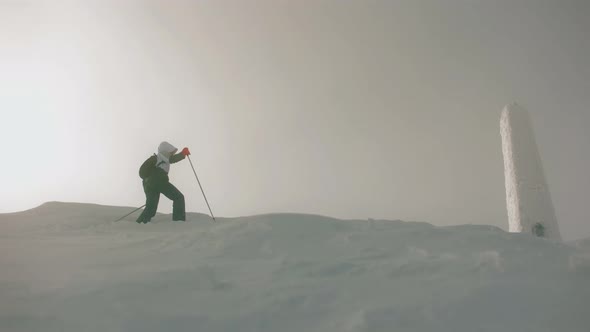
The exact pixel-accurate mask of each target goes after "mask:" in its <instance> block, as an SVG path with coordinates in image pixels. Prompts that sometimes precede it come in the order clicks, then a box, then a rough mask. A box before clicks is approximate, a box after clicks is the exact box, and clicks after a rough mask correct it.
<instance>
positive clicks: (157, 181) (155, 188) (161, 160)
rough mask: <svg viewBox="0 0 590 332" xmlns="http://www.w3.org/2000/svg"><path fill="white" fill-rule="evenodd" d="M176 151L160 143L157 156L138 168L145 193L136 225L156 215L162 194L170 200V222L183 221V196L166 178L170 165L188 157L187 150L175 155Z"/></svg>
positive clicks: (172, 147)
mask: <svg viewBox="0 0 590 332" xmlns="http://www.w3.org/2000/svg"><path fill="white" fill-rule="evenodd" d="M176 151H178V149H177V148H175V147H174V146H173V145H172V144H170V143H168V142H162V143H160V146H159V147H158V154H157V155H153V156H151V157H150V158H148V159H147V160H146V161H145V162H144V163H143V165H142V166H141V168H140V171H139V175H140V177H141V178H142V179H143V191H144V193H145V204H146V205H145V209H144V210H143V212H142V213H141V215H140V216H139V218H137V220H136V221H137V222H138V223H144V224H145V223H148V222H150V221H151V219H152V218H153V217H154V216H155V215H156V211H157V210H158V203H159V201H160V194H164V196H166V197H167V198H168V199H170V200H172V202H173V206H172V220H173V221H185V220H186V211H185V205H184V195H183V194H182V193H181V192H180V190H178V189H177V188H176V187H175V186H174V185H173V184H172V183H170V179H169V178H168V172H169V171H170V164H174V163H177V162H179V161H181V160H183V159H185V158H186V156H188V155H190V151H189V149H188V148H186V147H185V148H184V149H182V151H181V152H180V153H178V154H176Z"/></svg>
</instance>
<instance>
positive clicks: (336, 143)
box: [0, 0, 590, 239]
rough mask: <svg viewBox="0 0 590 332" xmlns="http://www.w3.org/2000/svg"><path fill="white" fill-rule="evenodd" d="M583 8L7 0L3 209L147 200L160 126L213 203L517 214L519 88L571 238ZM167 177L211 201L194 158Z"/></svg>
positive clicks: (425, 217)
mask: <svg viewBox="0 0 590 332" xmlns="http://www.w3.org/2000/svg"><path fill="white" fill-rule="evenodd" d="M589 15H590V2H588V1H585V0H563V1H562V0H560V1H557V0H553V1H546V0H530V1H529V0H527V1H517V0H496V1H484V0H479V1H474V0H469V1H468V0H445V1H439V0H437V1H435V0H432V1H414V0H408V1H394V0H391V1H385V0H383V1H345V0H343V1H311V0H308V1H274V0H273V1H270V0H269V1H238V0H235V1H218V0H216V1H213V0H210V1H180V0H179V1H164V0H160V1H98V0H97V1H16V0H0V73H1V75H0V112H2V121H1V122H0V127H1V128H0V135H1V138H2V141H3V142H4V144H5V148H4V162H3V163H2V166H0V167H1V168H0V172H1V173H2V174H4V176H3V179H2V182H3V188H4V190H2V191H0V212H9V211H17V210H23V209H28V208H31V207H34V206H36V205H38V204H40V203H42V202H45V201H51V200H63V201H77V202H93V203H100V204H112V205H130V206H139V205H141V204H143V200H144V197H143V192H142V190H141V184H140V179H139V177H138V176H137V168H138V167H139V165H140V164H141V162H142V161H143V160H144V159H145V158H146V157H147V156H148V155H149V154H151V153H153V152H154V151H155V149H156V147H157V145H158V144H159V142H160V141H162V140H167V141H169V142H171V143H172V144H174V145H176V146H177V147H179V148H182V147H183V146H188V147H190V148H191V150H192V152H193V156H192V158H193V161H194V162H195V164H196V166H197V172H198V173H199V176H200V178H201V181H202V184H203V185H204V187H205V190H206V193H207V195H208V198H209V200H210V203H211V205H212V208H213V211H214V212H215V213H216V215H219V216H242V215H249V214H256V213H266V212H307V213H319V214H324V215H329V216H334V217H340V218H367V217H373V218H387V219H398V218H399V219H404V220H420V221H428V222H431V223H434V224H437V225H448V224H463V223H475V224H491V225H497V226H500V227H502V228H504V229H507V225H508V223H507V216H506V208H505V192H504V177H503V162H502V155H501V139H500V135H499V116H500V111H501V109H502V107H503V106H504V105H505V104H508V103H510V102H513V101H517V102H519V103H520V104H522V105H523V106H525V107H526V108H528V109H529V111H530V113H531V115H532V117H533V124H534V127H535V131H536V134H537V140H538V144H539V147H540V152H541V157H542V159H543V161H544V168H545V171H546V175H547V180H548V182H549V185H550V189H551V193H552V196H553V199H554V202H555V207H556V212H557V215H558V219H559V222H560V226H561V230H562V234H563V235H564V237H565V238H566V239H574V238H581V237H587V236H590V220H589V219H590V218H588V213H587V208H586V205H587V197H590V177H589V176H588V174H587V170H588V169H590V152H589V151H588V148H587V147H588V146H589V145H590V133H589V131H588V130H587V128H589V126H590V93H589V92H590V60H589V59H590V40H589V39H588V37H587V36H588V34H589V33H590V23H589V20H588V19H587V18H588V16H589ZM171 180H172V182H173V183H174V184H175V185H177V187H178V188H179V189H180V190H181V191H183V192H184V194H185V196H186V200H187V209H188V210H189V211H201V212H206V211H207V210H206V205H205V204H204V201H203V198H202V195H201V193H200V190H199V188H198V185H197V183H196V180H195V179H194V175H193V174H192V171H191V169H190V166H189V164H188V162H182V163H180V164H176V165H174V166H173V168H172V170H171ZM169 209H170V203H169V201H168V200H166V199H163V200H161V205H160V211H169Z"/></svg>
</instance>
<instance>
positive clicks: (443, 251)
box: [0, 203, 590, 332]
mask: <svg viewBox="0 0 590 332" xmlns="http://www.w3.org/2000/svg"><path fill="white" fill-rule="evenodd" d="M131 210H132V208H125V207H108V206H99V205H86V204H74V203H47V204H44V205H42V206H40V207H38V208H35V209H32V210H29V211H25V212H20V213H13V214H2V215H0V331H7V332H9V331H10V332H13V331H15V332H16V331H19V332H20V331H23V332H24V331H26V332H30V331H44V332H49V331H72V332H73V331H76V332H78V331H101V332H103V331H137V332H152V331H154V332H155V331H204V332H215V331H230V332H231V331H240V332H248V331H252V332H263V331H269V332H270V331H272V332H288V331H293V332H301V331H318V332H319V331H322V332H330V331H337V332H345V331H433V332H434V331H436V332H440V331H449V332H461V331H469V332H472V331H535V332H539V331H551V332H553V331H564V332H566V331H571V332H577V331H580V332H588V331H590V242H589V241H580V242H578V243H576V244H563V243H560V242H553V241H549V240H545V239H539V238H534V237H531V236H529V235H525V234H511V233H507V232H504V231H502V230H501V229H498V228H496V227H491V226H475V225H464V226H453V227H435V226H432V225H430V224H427V223H416V222H402V221H385V220H338V219H332V218H327V217H322V216H315V215H300V214H268V215H259V216H251V217H242V218H226V219H223V218H219V219H218V222H215V223H214V222H212V220H211V219H209V218H208V217H207V216H206V215H202V214H188V215H187V217H188V220H189V221H188V222H186V223H173V222H171V221H169V220H170V216H169V215H158V216H157V217H156V218H155V219H154V220H153V222H152V223H151V224H147V225H138V224H136V223H135V222H134V221H133V219H134V218H133V217H129V218H128V220H124V221H121V222H118V223H115V222H113V220H116V219H117V218H118V217H120V216H121V215H124V214H126V213H127V212H130V211H131Z"/></svg>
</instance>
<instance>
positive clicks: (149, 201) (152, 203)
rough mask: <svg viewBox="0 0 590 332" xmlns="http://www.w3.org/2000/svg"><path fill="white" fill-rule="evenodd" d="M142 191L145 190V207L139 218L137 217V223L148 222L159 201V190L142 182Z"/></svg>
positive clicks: (153, 214)
mask: <svg viewBox="0 0 590 332" xmlns="http://www.w3.org/2000/svg"><path fill="white" fill-rule="evenodd" d="M143 191H144V192H145V209H144V210H143V212H142V213H141V215H140V216H139V218H137V222H138V223H148V222H149V221H150V220H151V219H152V218H153V217H154V216H155V215H156V211H157V210H158V203H159V201H160V192H158V191H157V190H154V189H153V188H149V187H148V186H146V185H145V184H144V185H143Z"/></svg>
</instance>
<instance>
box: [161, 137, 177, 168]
mask: <svg viewBox="0 0 590 332" xmlns="http://www.w3.org/2000/svg"><path fill="white" fill-rule="evenodd" d="M176 151H178V149H177V148H175V147H174V145H172V144H170V143H168V142H162V143H160V146H158V161H157V162H156V166H157V167H159V168H161V169H163V170H164V171H165V172H166V173H168V172H169V171H170V157H172V156H173V155H174V154H175V153H176Z"/></svg>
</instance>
